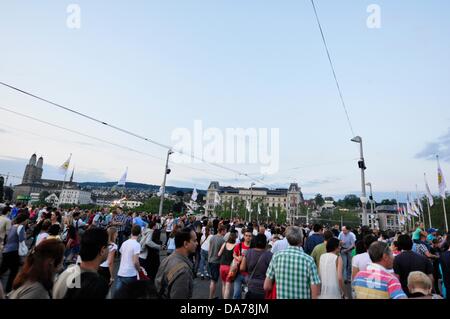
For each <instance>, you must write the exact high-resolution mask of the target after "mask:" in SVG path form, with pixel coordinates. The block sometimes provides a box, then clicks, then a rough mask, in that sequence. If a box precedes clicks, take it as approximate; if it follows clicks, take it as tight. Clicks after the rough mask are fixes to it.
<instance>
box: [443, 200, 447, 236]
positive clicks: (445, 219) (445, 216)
mask: <svg viewBox="0 0 450 319" xmlns="http://www.w3.org/2000/svg"><path fill="white" fill-rule="evenodd" d="M442 206H443V207H444V221H445V230H446V232H447V233H448V222H447V210H446V208H445V198H444V197H442Z"/></svg>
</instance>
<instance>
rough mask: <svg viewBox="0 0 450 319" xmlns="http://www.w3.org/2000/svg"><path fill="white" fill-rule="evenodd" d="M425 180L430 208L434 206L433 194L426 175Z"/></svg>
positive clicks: (424, 175)
mask: <svg viewBox="0 0 450 319" xmlns="http://www.w3.org/2000/svg"><path fill="white" fill-rule="evenodd" d="M423 178H424V180H425V189H426V191H427V197H428V202H429V203H430V206H433V204H434V200H433V195H432V194H431V191H430V187H429V186H428V181H427V175H426V174H425V173H423Z"/></svg>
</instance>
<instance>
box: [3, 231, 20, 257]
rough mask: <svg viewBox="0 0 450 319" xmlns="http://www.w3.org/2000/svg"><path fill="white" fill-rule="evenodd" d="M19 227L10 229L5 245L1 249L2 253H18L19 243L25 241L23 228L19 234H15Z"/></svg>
mask: <svg viewBox="0 0 450 319" xmlns="http://www.w3.org/2000/svg"><path fill="white" fill-rule="evenodd" d="M18 226H19V225H14V226H13V227H11V229H10V230H9V233H8V238H7V240H6V245H5V247H4V248H3V253H10V252H13V251H19V242H22V241H24V240H25V227H22V229H21V230H20V233H19V234H17V228H18Z"/></svg>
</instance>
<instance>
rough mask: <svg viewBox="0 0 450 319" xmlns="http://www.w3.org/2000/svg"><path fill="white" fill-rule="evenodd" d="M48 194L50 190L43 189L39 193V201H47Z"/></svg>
mask: <svg viewBox="0 0 450 319" xmlns="http://www.w3.org/2000/svg"><path fill="white" fill-rule="evenodd" d="M48 196H50V193H49V192H47V191H42V192H41V193H40V194H39V201H40V202H42V203H44V202H45V199H46V198H47V197H48Z"/></svg>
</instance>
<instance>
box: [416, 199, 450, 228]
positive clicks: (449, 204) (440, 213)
mask: <svg viewBox="0 0 450 319" xmlns="http://www.w3.org/2000/svg"><path fill="white" fill-rule="evenodd" d="M427 201H428V200H427V199H425V198H422V206H423V210H424V214H423V215H424V219H425V227H426V228H427V229H428V228H430V223H429V214H428V207H427ZM433 201H434V205H433V207H430V211H431V225H432V226H433V228H437V229H439V231H442V232H445V219H444V207H443V205H442V198H441V197H440V196H439V197H433ZM445 208H446V210H447V221H448V223H449V226H450V197H447V198H446V199H445ZM414 220H415V221H417V218H414Z"/></svg>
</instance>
